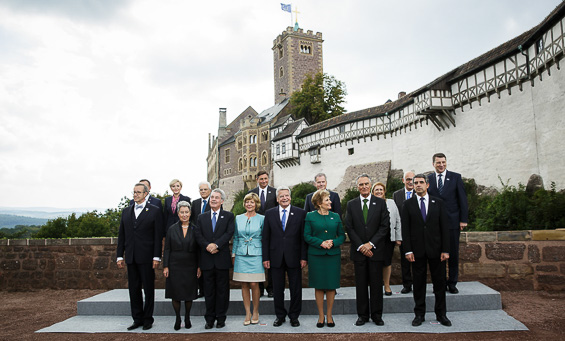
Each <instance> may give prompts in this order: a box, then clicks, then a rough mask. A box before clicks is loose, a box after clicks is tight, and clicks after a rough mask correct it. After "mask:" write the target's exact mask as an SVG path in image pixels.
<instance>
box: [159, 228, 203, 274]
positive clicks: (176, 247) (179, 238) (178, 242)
mask: <svg viewBox="0 0 565 341" xmlns="http://www.w3.org/2000/svg"><path fill="white" fill-rule="evenodd" d="M184 239H185V237H184V236H183V234H182V225H181V224H180V223H178V222H177V223H174V224H173V225H171V226H170V227H169V229H168V230H167V237H166V238H165V249H164V250H163V267H164V268H165V267H168V266H169V263H170V260H171V253H176V252H185V253H187V254H190V255H194V257H186V258H185V259H186V260H187V261H188V263H187V264H184V265H186V266H194V267H198V256H199V253H200V248H199V247H198V243H197V242H196V239H195V237H194V230H193V228H191V227H190V226H189V228H188V231H187V232H186V240H187V241H188V246H187V248H186V247H185V246H184V245H183V240H184ZM173 258H174V257H173ZM173 262H174V260H173Z"/></svg>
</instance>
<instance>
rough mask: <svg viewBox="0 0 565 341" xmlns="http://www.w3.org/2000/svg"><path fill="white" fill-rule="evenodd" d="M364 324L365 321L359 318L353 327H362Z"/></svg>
mask: <svg viewBox="0 0 565 341" xmlns="http://www.w3.org/2000/svg"><path fill="white" fill-rule="evenodd" d="M365 322H367V320H365V319H364V318H362V317H359V318H358V319H357V321H355V325H356V326H362V325H364V324H365Z"/></svg>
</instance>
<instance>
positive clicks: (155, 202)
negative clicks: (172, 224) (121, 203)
mask: <svg viewBox="0 0 565 341" xmlns="http://www.w3.org/2000/svg"><path fill="white" fill-rule="evenodd" d="M147 202H148V203H150V204H151V205H153V206H157V207H158V208H159V211H161V214H162V213H163V204H162V203H161V200H160V199H159V198H155V197H152V196H151V195H149V198H148V199H147ZM129 204H130V206H131V205H133V204H134V201H133V199H132V200H130V201H129Z"/></svg>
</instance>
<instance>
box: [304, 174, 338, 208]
mask: <svg viewBox="0 0 565 341" xmlns="http://www.w3.org/2000/svg"><path fill="white" fill-rule="evenodd" d="M314 182H315V183H316V188H317V189H318V190H321V189H326V187H327V186H328V182H327V181H326V174H324V173H318V174H316V176H315V177H314ZM328 192H330V200H331V202H332V209H331V211H332V212H334V213H337V214H339V217H340V218H341V201H340V200H339V194H337V193H336V192H332V191H329V190H328ZM314 193H316V192H312V193H310V194H308V195H307V196H306V199H305V201H304V210H305V211H306V212H312V211H315V210H316V208H315V207H314V204H312V196H313V195H314Z"/></svg>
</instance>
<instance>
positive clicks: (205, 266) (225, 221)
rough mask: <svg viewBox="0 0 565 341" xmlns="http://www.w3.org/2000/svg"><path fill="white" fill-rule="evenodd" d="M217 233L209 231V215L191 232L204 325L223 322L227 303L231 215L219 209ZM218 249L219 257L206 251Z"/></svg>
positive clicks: (232, 222)
mask: <svg viewBox="0 0 565 341" xmlns="http://www.w3.org/2000/svg"><path fill="white" fill-rule="evenodd" d="M216 221H217V222H216V230H215V231H213V230H212V211H207V212H204V213H202V214H201V215H200V216H199V217H198V223H197V225H196V229H195V230H194V236H195V237H196V241H197V242H198V245H199V246H200V259H199V261H200V270H202V276H203V277H204V298H205V299H206V313H205V315H204V317H205V319H206V322H207V323H209V324H213V323H214V320H217V321H218V322H225V320H226V313H227V311H228V306H229V303H230V279H229V269H230V267H231V253H230V246H229V242H230V239H231V237H232V236H233V232H234V230H235V219H234V216H233V213H231V212H229V211H224V210H223V209H220V210H219V211H218V215H217V216H216ZM210 243H214V244H216V245H218V253H215V254H211V253H209V252H208V251H206V247H207V246H208V244H210Z"/></svg>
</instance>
